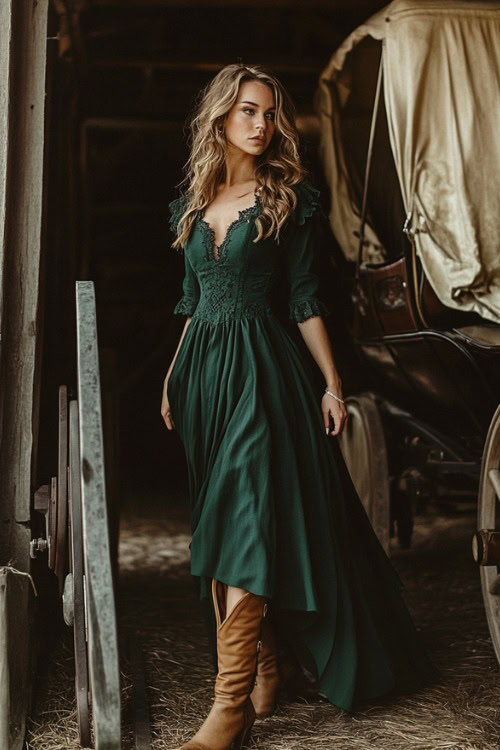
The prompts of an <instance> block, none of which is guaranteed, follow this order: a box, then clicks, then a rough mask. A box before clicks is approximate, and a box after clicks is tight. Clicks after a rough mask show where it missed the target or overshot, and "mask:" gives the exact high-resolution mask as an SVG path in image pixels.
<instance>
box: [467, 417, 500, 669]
mask: <svg viewBox="0 0 500 750" xmlns="http://www.w3.org/2000/svg"><path fill="white" fill-rule="evenodd" d="M477 528H478V531H477V533H476V534H474V536H473V537H472V554H473V556H474V559H475V561H476V562H477V563H479V565H480V575H481V589H482V592H483V601H484V606H485V609H486V616H487V619H488V627H489V629H490V635H491V640H492V642H493V648H494V649H495V653H496V657H497V659H498V661H499V663H500V571H499V567H500V406H499V407H498V409H497V410H496V412H495V414H494V415H493V419H492V420H491V423H490V427H489V430H488V435H487V436H486V442H485V445H484V452H483V460H482V463H481V478H480V482H479V502H478V513H477Z"/></svg>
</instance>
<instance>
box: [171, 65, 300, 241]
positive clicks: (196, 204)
mask: <svg viewBox="0 0 500 750" xmlns="http://www.w3.org/2000/svg"><path fill="white" fill-rule="evenodd" d="M244 81H259V82H260V83H263V84H265V85H266V86H269V88H270V89H271V90H272V92H273V95H274V105H275V107H276V113H275V119H274V124H275V130H274V133H273V137H272V139H271V142H270V143H269V145H268V147H267V148H266V150H265V151H264V152H263V153H262V154H260V156H258V157H256V168H255V179H256V182H257V188H256V189H257V190H258V195H259V197H260V200H261V204H262V210H261V212H260V214H259V216H258V217H257V219H256V226H257V229H258V233H257V237H256V238H255V240H254V241H255V242H258V241H259V240H261V239H265V238H267V237H269V236H271V235H272V234H273V233H274V236H275V239H276V240H277V241H278V242H279V235H280V230H281V228H282V227H283V225H284V224H285V223H286V222H287V219H288V217H289V216H290V215H291V214H292V213H293V211H294V209H295V207H296V204H297V197H296V195H295V192H294V190H293V189H292V186H293V185H296V184H297V183H299V182H301V181H302V180H303V179H304V178H305V177H306V176H309V172H308V171H307V170H306V169H305V168H304V167H303V166H302V165H301V163H300V156H299V134H298V131H297V128H296V126H295V118H296V108H295V105H294V103H293V101H292V99H291V98H290V96H289V94H288V93H287V92H286V91H285V89H284V88H283V86H282V84H281V83H280V81H279V80H278V79H277V78H276V77H275V76H274V75H273V74H272V73H270V72H269V71H268V70H266V69H265V68H263V67H262V66H261V65H244V64H242V63H235V64H232V65H226V66H225V67H224V68H222V69H221V70H220V71H219V72H218V73H217V75H216V76H215V77H214V78H213V79H212V81H211V82H210V83H209V84H208V85H207V86H206V87H205V88H203V89H202V90H201V91H200V93H199V94H198V97H197V99H198V101H197V102H196V103H195V106H194V109H193V113H192V115H190V117H189V118H188V127H189V135H188V146H189V147H190V155H189V158H188V161H187V162H186V165H185V167H184V170H183V171H185V173H186V175H185V177H184V178H183V180H182V181H181V182H180V184H179V187H181V186H182V185H185V184H186V187H185V189H184V190H182V189H181V195H180V199H181V201H182V202H183V203H184V201H185V203H184V205H183V208H184V211H183V212H182V214H181V216H180V219H179V221H178V224H177V237H176V239H175V241H174V242H173V243H172V247H173V248H178V249H180V248H182V247H184V246H185V244H186V242H187V240H188V238H189V235H190V233H191V227H192V225H193V222H194V221H195V218H196V215H197V213H198V211H200V210H202V209H204V208H205V207H206V206H208V205H209V204H210V203H211V202H212V200H213V199H214V198H215V196H216V192H217V185H218V184H220V182H222V180H223V179H224V176H225V164H226V141H225V135H224V122H225V120H226V116H227V113H228V112H229V110H230V109H231V108H232V107H233V105H234V104H235V102H236V100H237V98H238V92H239V89H240V86H241V84H242V83H243V82H244ZM181 205H182V204H181Z"/></svg>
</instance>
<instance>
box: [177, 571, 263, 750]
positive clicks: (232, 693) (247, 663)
mask: <svg viewBox="0 0 500 750" xmlns="http://www.w3.org/2000/svg"><path fill="white" fill-rule="evenodd" d="M217 583H218V582H217V581H215V580H213V581H212V596H213V601H214V608H215V616H216V622H217V656H218V659H217V661H218V674H217V678H216V680H215V691H214V692H215V700H214V702H213V705H212V708H211V710H210V713H209V714H208V716H207V718H206V719H205V721H204V722H203V724H202V726H201V727H200V729H199V730H198V731H197V732H196V734H195V735H194V737H193V739H192V740H190V741H189V742H188V743H187V744H185V745H182V747H181V749H180V750H229V749H230V748H231V747H232V748H235V750H236V748H238V749H239V748H241V747H243V745H244V744H245V743H246V742H247V741H248V740H249V739H250V733H251V731H252V726H253V723H254V721H255V711H254V708H253V705H252V701H251V700H250V693H251V691H252V688H253V685H254V682H255V676H256V671H257V654H258V644H259V642H260V632H261V626H262V617H263V612H264V605H265V603H266V600H265V598H264V597H263V596H256V595H255V594H252V593H250V592H247V593H246V594H244V595H243V596H242V597H241V599H240V600H239V601H238V602H237V604H235V606H234V607H233V609H232V610H231V612H229V614H228V616H227V617H226V618H225V619H224V620H223V621H222V617H221V610H223V605H222V602H221V601H220V600H219V596H218V585H217ZM220 588H222V584H221V585H220ZM221 605H222V606H221Z"/></svg>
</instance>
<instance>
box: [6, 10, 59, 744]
mask: <svg viewBox="0 0 500 750" xmlns="http://www.w3.org/2000/svg"><path fill="white" fill-rule="evenodd" d="M47 11H48V0H21V2H20V1H19V0H2V2H1V3H0V38H1V39H2V44H1V45H0V132H1V133H2V139H1V143H0V324H1V348H0V566H2V567H1V568H0V571H1V596H0V626H1V627H2V634H1V637H0V746H1V747H2V750H3V749H4V748H5V750H17V749H18V748H21V747H22V745H23V740H24V734H25V720H26V712H27V710H28V704H29V690H27V686H29V683H30V677H31V676H30V674H29V668H30V667H29V665H30V663H31V635H32V634H31V618H30V608H31V597H32V593H31V592H32V589H31V585H30V583H29V578H28V577H27V576H26V575H23V573H28V574H29V572H30V554H29V546H30V540H31V529H30V520H31V519H30V507H31V497H32V494H33V491H32V490H33V477H32V470H33V435H34V434H35V435H36V434H37V431H38V425H37V424H36V420H37V415H38V404H37V403H36V398H37V397H36V396H35V394H36V393H38V389H37V388H35V384H36V378H37V375H38V373H36V371H35V370H36V368H35V361H36V347H37V342H38V337H39V328H38V298H39V292H38V290H39V264H40V236H41V216H42V177H43V139H44V107H45V61H46V44H47V41H46V37H47ZM14 569H17V571H18V572H16V570H14ZM13 618H15V628H13V627H10V626H9V623H12V622H13V621H14V620H13ZM14 663H15V665H16V668H15V671H13V670H12V669H11V667H12V665H13V664H14Z"/></svg>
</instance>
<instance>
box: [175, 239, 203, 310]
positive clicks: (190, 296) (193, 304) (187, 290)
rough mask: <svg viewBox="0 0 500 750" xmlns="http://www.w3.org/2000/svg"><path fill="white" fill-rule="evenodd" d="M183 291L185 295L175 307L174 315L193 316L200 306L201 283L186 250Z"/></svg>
mask: <svg viewBox="0 0 500 750" xmlns="http://www.w3.org/2000/svg"><path fill="white" fill-rule="evenodd" d="M182 291H183V295H182V297H181V298H180V300H179V301H178V302H177V304H176V306H175V307H174V315H188V316H191V315H192V314H193V313H194V311H195V310H196V308H197V306H198V300H199V299H200V285H199V283H198V279H197V277H196V274H195V272H194V269H193V266H192V265H191V263H190V262H189V258H188V257H187V254H186V252H184V281H183V282H182Z"/></svg>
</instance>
